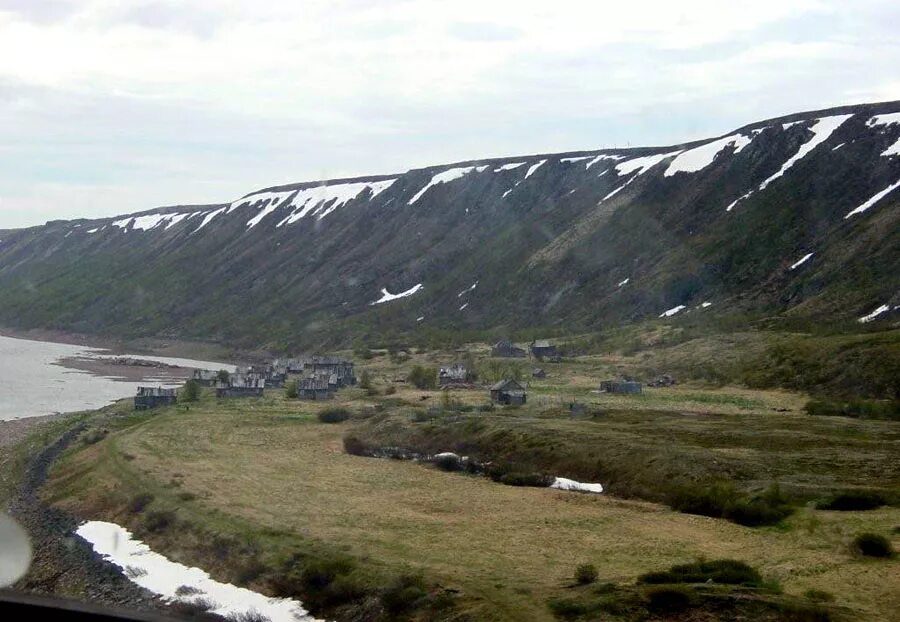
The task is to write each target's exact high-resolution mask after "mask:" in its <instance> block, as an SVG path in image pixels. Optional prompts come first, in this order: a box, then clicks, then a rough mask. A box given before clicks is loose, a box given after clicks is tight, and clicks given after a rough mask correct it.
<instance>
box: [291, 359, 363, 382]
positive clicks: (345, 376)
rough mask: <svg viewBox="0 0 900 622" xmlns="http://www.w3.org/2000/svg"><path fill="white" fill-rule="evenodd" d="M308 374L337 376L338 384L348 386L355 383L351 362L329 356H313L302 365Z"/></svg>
mask: <svg viewBox="0 0 900 622" xmlns="http://www.w3.org/2000/svg"><path fill="white" fill-rule="evenodd" d="M303 371H304V373H307V374H308V375H310V376H320V375H326V374H327V375H329V376H330V375H331V374H334V375H335V376H336V377H337V381H338V386H341V387H349V386H352V385H355V384H356V374H355V373H354V371H353V362H352V361H347V360H344V359H340V358H334V357H330V356H314V357H312V358H311V359H309V360H308V361H307V362H306V364H305V365H304V366H303Z"/></svg>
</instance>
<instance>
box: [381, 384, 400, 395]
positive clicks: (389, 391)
mask: <svg viewBox="0 0 900 622" xmlns="http://www.w3.org/2000/svg"><path fill="white" fill-rule="evenodd" d="M396 392H397V387H395V386H394V385H389V386H387V387H385V389H384V394H385V395H393V394H394V393H396Z"/></svg>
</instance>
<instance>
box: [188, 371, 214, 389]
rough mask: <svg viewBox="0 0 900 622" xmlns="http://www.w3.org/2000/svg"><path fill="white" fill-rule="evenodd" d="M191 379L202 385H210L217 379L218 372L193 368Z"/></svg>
mask: <svg viewBox="0 0 900 622" xmlns="http://www.w3.org/2000/svg"><path fill="white" fill-rule="evenodd" d="M191 380H193V381H195V382H196V383H197V384H199V385H200V386H203V387H211V386H214V385H215V384H216V382H217V381H218V380H219V372H217V371H212V370H210V369H195V370H194V373H193V374H192V375H191Z"/></svg>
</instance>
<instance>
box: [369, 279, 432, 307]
mask: <svg viewBox="0 0 900 622" xmlns="http://www.w3.org/2000/svg"><path fill="white" fill-rule="evenodd" d="M420 289H422V284H421V283H418V284H416V285H413V286H412V287H410V288H409V289H408V290H406V291H405V292H400V293H399V294H392V293H390V292H389V291H388V290H387V288H386V287H382V288H381V298H379V299H378V300H376V301H374V302H370V303H369V306H372V305H380V304H382V303H385V302H390V301H392V300H397V299H398V298H406V297H407V296H412V295H413V294H415V293H416V292H417V291H419V290H420Z"/></svg>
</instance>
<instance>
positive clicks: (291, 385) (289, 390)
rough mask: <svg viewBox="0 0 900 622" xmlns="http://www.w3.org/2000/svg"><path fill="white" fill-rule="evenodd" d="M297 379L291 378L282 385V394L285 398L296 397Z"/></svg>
mask: <svg viewBox="0 0 900 622" xmlns="http://www.w3.org/2000/svg"><path fill="white" fill-rule="evenodd" d="M297 395H298V392H297V381H296V380H291V381H290V382H288V383H287V384H286V385H284V396H285V397H287V398H294V397H297Z"/></svg>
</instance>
